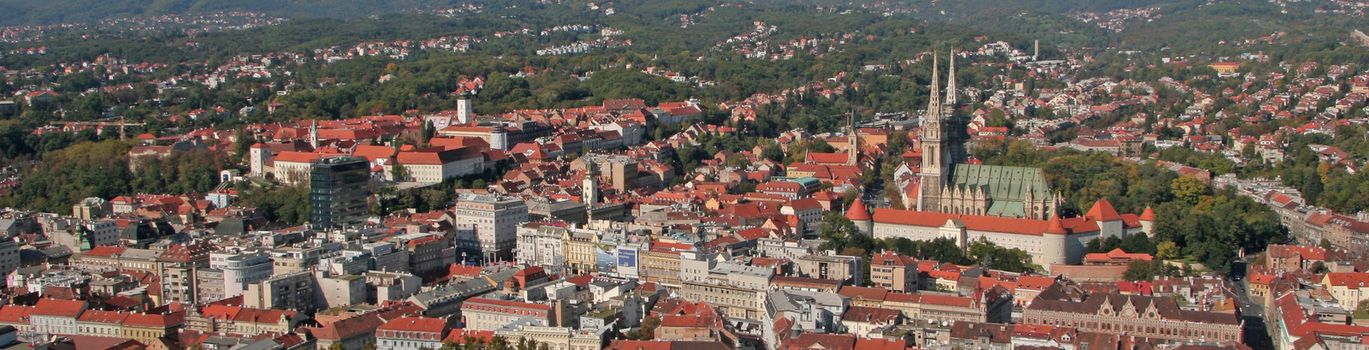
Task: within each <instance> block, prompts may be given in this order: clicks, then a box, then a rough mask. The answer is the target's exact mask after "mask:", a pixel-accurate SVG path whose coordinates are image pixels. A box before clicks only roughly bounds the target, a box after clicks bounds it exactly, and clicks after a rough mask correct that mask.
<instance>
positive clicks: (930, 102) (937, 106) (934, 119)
mask: <svg viewBox="0 0 1369 350" xmlns="http://www.w3.org/2000/svg"><path fill="white" fill-rule="evenodd" d="M940 66H941V62H940V60H938V59H937V54H936V52H932V89H931V93H932V96H931V97H929V98H927V116H926V117H925V118H923V119H922V128H923V130H926V129H927V127H928V126H930V125H933V124H936V125H938V126H939V125H940V124H941V81H940V80H941V74H940V73H941V70H940ZM938 129H939V128H938ZM938 131H940V130H938Z"/></svg>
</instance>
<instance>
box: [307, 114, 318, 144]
mask: <svg viewBox="0 0 1369 350" xmlns="http://www.w3.org/2000/svg"><path fill="white" fill-rule="evenodd" d="M309 146H310V147H313V148H314V150H318V119H313V120H310V121H309Z"/></svg>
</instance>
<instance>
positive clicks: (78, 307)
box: [31, 299, 86, 318]
mask: <svg viewBox="0 0 1369 350" xmlns="http://www.w3.org/2000/svg"><path fill="white" fill-rule="evenodd" d="M85 308H86V302H85V301H80V300H60V299H39V300H38V303H37V304H35V305H34V306H33V310H32V312H31V314H32V315H34V316H60V317H71V318H76V316H79V315H80V314H81V311H83V310H85Z"/></svg>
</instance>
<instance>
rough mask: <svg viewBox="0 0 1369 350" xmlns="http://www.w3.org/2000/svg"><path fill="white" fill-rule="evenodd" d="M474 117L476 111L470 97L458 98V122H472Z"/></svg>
mask: <svg viewBox="0 0 1369 350" xmlns="http://www.w3.org/2000/svg"><path fill="white" fill-rule="evenodd" d="M474 117H475V112H473V111H472V109H471V99H470V98H467V97H466V96H461V99H459V100H456V122H457V123H458V124H470V123H471V120H472V119H474Z"/></svg>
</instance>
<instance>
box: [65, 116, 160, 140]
mask: <svg viewBox="0 0 1369 350" xmlns="http://www.w3.org/2000/svg"><path fill="white" fill-rule="evenodd" d="M51 124H52V125H61V126H64V127H65V126H94V127H97V128H103V127H106V126H117V127H119V139H120V140H123V139H125V138H127V137H128V134H127V132H126V131H125V130H124V129H125V128H126V127H130V126H147V123H129V122H125V121H124V118H123V117H119V121H117V122H112V121H106V122H95V121H91V122H78V121H71V122H63V121H58V122H52V123H51ZM96 130H97V131H98V130H99V129H96Z"/></svg>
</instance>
